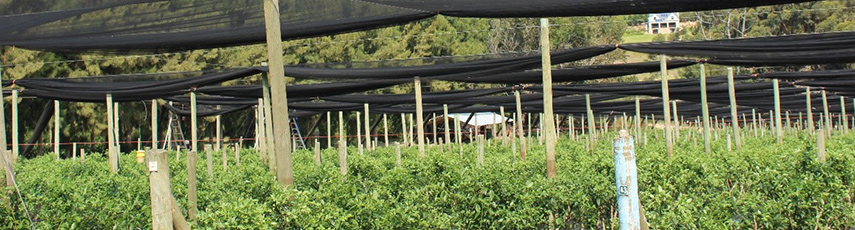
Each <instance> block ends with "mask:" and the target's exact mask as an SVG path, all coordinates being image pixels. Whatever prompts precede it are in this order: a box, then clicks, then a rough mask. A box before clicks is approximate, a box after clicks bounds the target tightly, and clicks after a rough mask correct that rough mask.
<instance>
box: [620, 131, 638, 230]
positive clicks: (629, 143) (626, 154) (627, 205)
mask: <svg viewBox="0 0 855 230" xmlns="http://www.w3.org/2000/svg"><path fill="white" fill-rule="evenodd" d="M613 147H614V159H615V184H616V186H617V189H616V192H617V205H618V219H619V221H620V229H641V202H640V201H639V199H638V169H637V168H636V164H635V161H636V160H635V157H636V156H635V143H634V141H633V138H632V137H630V136H629V133H628V132H627V131H626V130H621V131H620V136H619V137H616V138H615V140H614V145H613Z"/></svg>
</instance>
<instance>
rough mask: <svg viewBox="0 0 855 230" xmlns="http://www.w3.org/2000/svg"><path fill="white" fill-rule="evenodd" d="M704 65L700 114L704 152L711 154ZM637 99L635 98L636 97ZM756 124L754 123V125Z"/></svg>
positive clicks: (703, 69) (703, 66)
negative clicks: (701, 117) (702, 126)
mask: <svg viewBox="0 0 855 230" xmlns="http://www.w3.org/2000/svg"><path fill="white" fill-rule="evenodd" d="M705 66H706V65H705V64H701V65H700V68H701V70H700V71H701V80H700V82H701V113H702V116H703V117H704V118H703V119H704V151H706V153H707V154H710V153H711V152H712V149H711V148H710V108H709V102H708V101H707V72H706V67H705ZM734 97H735V96H734ZM636 98H637V97H636ZM755 124H756V123H755Z"/></svg>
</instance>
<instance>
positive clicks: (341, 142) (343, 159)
mask: <svg viewBox="0 0 855 230" xmlns="http://www.w3.org/2000/svg"><path fill="white" fill-rule="evenodd" d="M346 135H347V134H346V133H344V112H342V111H338V167H339V170H341V175H347V142H345V136H346Z"/></svg>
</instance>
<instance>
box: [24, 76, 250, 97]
mask: <svg viewBox="0 0 855 230" xmlns="http://www.w3.org/2000/svg"><path fill="white" fill-rule="evenodd" d="M259 73H261V70H259V69H256V68H242V69H232V70H218V71H212V72H186V73H166V74H140V75H121V76H104V77H86V78H37V79H32V78H28V79H20V80H16V81H15V82H14V84H15V85H18V86H22V87H24V88H25V89H24V90H23V91H21V93H22V95H24V96H35V97H40V98H47V99H55V100H63V101H82V102H103V101H105V100H106V95H107V94H112V96H113V100H114V101H116V102H124V101H137V100H148V99H156V98H163V97H168V96H175V95H180V94H184V93H186V92H187V90H189V89H192V88H195V87H199V86H204V85H211V84H219V83H222V82H225V81H229V80H234V79H238V78H243V77H247V76H252V75H255V74H259Z"/></svg>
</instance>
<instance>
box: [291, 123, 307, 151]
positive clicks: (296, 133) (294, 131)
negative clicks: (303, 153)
mask: <svg viewBox="0 0 855 230" xmlns="http://www.w3.org/2000/svg"><path fill="white" fill-rule="evenodd" d="M297 121H298V120H297V118H296V117H295V118H291V122H290V123H291V138H294V144H295V145H296V146H294V148H298V149H299V148H302V149H305V148H306V140H305V138H303V134H301V133H300V125H299V124H297Z"/></svg>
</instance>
